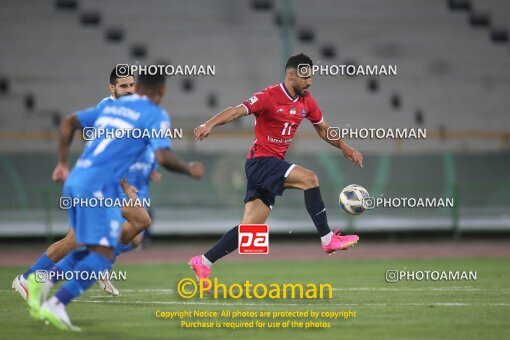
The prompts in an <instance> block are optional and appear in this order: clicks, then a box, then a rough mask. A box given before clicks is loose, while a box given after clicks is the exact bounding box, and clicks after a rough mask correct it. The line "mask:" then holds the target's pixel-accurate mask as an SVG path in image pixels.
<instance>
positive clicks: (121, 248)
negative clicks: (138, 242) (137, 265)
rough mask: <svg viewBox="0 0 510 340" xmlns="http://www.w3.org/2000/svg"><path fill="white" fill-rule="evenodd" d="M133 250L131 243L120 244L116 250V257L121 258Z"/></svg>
mask: <svg viewBox="0 0 510 340" xmlns="http://www.w3.org/2000/svg"><path fill="white" fill-rule="evenodd" d="M132 249H133V244H131V242H129V244H122V243H120V242H119V243H118V244H117V247H116V248H115V256H119V255H120V254H122V253H126V252H128V251H130V250H132Z"/></svg>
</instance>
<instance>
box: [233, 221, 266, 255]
mask: <svg viewBox="0 0 510 340" xmlns="http://www.w3.org/2000/svg"><path fill="white" fill-rule="evenodd" d="M238 238H239V244H238V246H239V248H238V249H239V254H267V253H269V226H268V225H267V224H240V225H239V228H238Z"/></svg>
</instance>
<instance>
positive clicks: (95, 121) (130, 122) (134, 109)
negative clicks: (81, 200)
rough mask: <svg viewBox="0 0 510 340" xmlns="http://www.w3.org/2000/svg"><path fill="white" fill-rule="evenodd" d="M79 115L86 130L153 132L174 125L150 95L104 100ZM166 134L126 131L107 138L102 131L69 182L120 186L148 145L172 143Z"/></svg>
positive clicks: (80, 161)
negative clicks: (138, 133) (138, 135)
mask: <svg viewBox="0 0 510 340" xmlns="http://www.w3.org/2000/svg"><path fill="white" fill-rule="evenodd" d="M105 99H106V98H105ZM77 117H78V120H79V121H80V124H81V125H82V127H83V128H84V130H85V129H86V128H95V129H104V130H106V131H110V132H112V131H114V130H117V129H122V130H132V129H139V130H141V131H147V132H149V134H151V132H157V131H162V130H167V129H169V128H170V117H169V115H168V113H167V112H166V111H165V110H163V109H162V108H160V107H159V106H157V105H156V104H154V103H152V102H151V101H150V100H149V99H148V98H147V97H145V96H139V95H136V94H134V95H131V96H124V97H121V98H119V99H118V100H114V99H113V98H111V100H103V101H101V103H100V104H98V106H96V107H93V108H89V109H85V110H83V111H80V112H78V113H77ZM152 134H153V135H154V133H152ZM164 135H165V134H164V133H160V134H159V136H147V134H145V135H143V136H142V137H141V138H128V137H127V136H126V135H124V136H123V137H122V138H107V136H105V135H100V136H99V137H98V138H96V139H94V140H92V141H89V142H88V143H87V147H86V148H85V150H84V151H83V153H82V155H81V156H80V158H79V159H78V161H77V162H76V165H75V167H74V169H73V170H72V171H71V174H70V175H69V178H68V179H67V182H66V184H67V185H70V186H77V187H82V188H89V189H90V188H100V187H103V186H105V185H117V186H118V185H119V183H120V181H121V179H122V178H123V177H124V176H125V175H126V174H127V172H128V169H129V167H130V166H131V165H132V164H133V163H135V161H136V160H137V159H138V158H139V157H140V156H141V155H142V154H143V153H144V152H145V151H146V149H147V147H148V146H150V147H151V148H152V149H153V150H157V149H160V148H170V147H171V142H170V139H168V138H165V136H164ZM131 137H132V136H131ZM151 137H154V138H151Z"/></svg>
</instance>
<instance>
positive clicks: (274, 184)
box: [244, 157, 295, 209]
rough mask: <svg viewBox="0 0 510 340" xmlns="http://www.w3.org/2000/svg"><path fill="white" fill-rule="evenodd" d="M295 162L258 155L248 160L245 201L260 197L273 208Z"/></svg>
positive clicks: (245, 167) (246, 164)
mask: <svg viewBox="0 0 510 340" xmlns="http://www.w3.org/2000/svg"><path fill="white" fill-rule="evenodd" d="M294 167H295V164H290V163H289V162H286V161H284V160H281V159H279V158H277V157H256V158H249V159H247V160H246V163H245V166H244V169H245V173H246V179H247V181H248V183H247V184H246V195H245V196H244V203H247V202H249V201H252V200H255V199H257V198H259V199H260V200H262V202H264V204H265V205H267V206H268V207H269V208H271V209H272V208H273V205H274V201H275V198H276V196H281V195H282V194H283V191H284V190H285V187H284V183H285V179H286V178H287V176H288V175H289V173H290V171H291V170H292V169H293V168H294Z"/></svg>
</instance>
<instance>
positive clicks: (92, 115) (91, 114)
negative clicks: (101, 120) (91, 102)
mask: <svg viewBox="0 0 510 340" xmlns="http://www.w3.org/2000/svg"><path fill="white" fill-rule="evenodd" d="M100 112H101V110H100V109H98V107H97V106H96V107H90V108H88V109H85V110H81V111H78V112H77V113H76V117H77V118H78V121H79V122H80V124H81V126H82V127H84V128H86V127H93V126H94V124H95V122H96V120H97V117H98V116H99V113H100Z"/></svg>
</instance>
